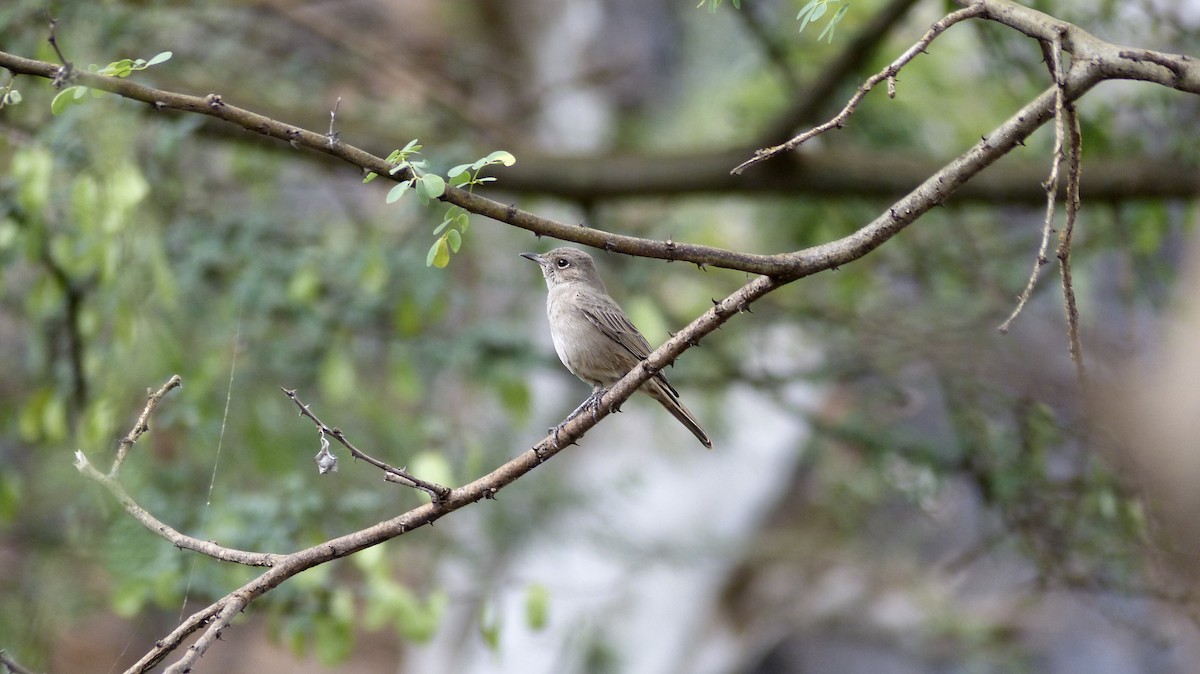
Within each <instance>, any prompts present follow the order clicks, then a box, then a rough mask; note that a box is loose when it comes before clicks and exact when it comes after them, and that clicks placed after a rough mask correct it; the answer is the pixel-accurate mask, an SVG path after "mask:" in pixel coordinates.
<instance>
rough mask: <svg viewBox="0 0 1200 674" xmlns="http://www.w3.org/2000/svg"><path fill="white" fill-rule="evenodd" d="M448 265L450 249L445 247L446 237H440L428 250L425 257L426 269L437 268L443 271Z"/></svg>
mask: <svg viewBox="0 0 1200 674" xmlns="http://www.w3.org/2000/svg"><path fill="white" fill-rule="evenodd" d="M448 264H450V249H449V247H448V246H447V245H446V235H444V234H443V235H442V236H441V237H439V238H438V240H437V241H434V242H433V245H432V246H430V248H429V253H428V254H427V255H426V256H425V266H426V267H437V268H438V269H444V268H445V267H446V265H448Z"/></svg>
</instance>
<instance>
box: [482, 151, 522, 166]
mask: <svg viewBox="0 0 1200 674" xmlns="http://www.w3.org/2000/svg"><path fill="white" fill-rule="evenodd" d="M487 163H489V164H503V165H505V166H512V165H513V164H515V163H517V158H516V157H514V156H513V154H512V153H511V152H508V151H505V150H496V151H495V152H493V153H491V154H489V155H488V156H487Z"/></svg>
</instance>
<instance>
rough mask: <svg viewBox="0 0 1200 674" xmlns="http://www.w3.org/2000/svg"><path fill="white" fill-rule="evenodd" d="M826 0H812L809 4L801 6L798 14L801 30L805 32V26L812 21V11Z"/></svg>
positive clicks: (797, 18)
mask: <svg viewBox="0 0 1200 674" xmlns="http://www.w3.org/2000/svg"><path fill="white" fill-rule="evenodd" d="M823 2H824V0H810V1H809V3H808V4H807V5H805V6H804V7H801V8H800V13H799V14H797V15H796V20H797V21H799V22H800V32H801V33H803V32H804V28H805V27H806V26H808V22H809V21H812V18H813V17H812V13H813V12H814V11H815V10H816V9H817V6H818V5H820V4H823Z"/></svg>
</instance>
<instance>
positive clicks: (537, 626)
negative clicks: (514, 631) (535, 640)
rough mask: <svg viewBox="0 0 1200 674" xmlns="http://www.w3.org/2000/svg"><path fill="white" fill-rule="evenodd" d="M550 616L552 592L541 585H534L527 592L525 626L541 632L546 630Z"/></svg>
mask: <svg viewBox="0 0 1200 674" xmlns="http://www.w3.org/2000/svg"><path fill="white" fill-rule="evenodd" d="M549 615H550V591H549V590H547V589H546V586H545V585H542V584H541V583H533V584H532V585H530V586H529V590H527V591H526V592H525V624H526V625H528V626H529V629H531V630H534V631H535V632H540V631H541V630H544V629H546V624H547V623H548V622H549Z"/></svg>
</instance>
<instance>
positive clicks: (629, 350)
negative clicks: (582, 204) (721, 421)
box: [521, 248, 712, 449]
mask: <svg viewBox="0 0 1200 674" xmlns="http://www.w3.org/2000/svg"><path fill="white" fill-rule="evenodd" d="M521 257H524V258H528V259H530V260H533V261H534V262H536V263H538V265H539V266H541V268H542V275H543V276H545V277H546V287H547V288H548V289H549V291H550V292H549V294H548V295H547V297H546V316H547V318H549V319H550V337H551V338H552V339H553V340H554V350H555V351H557V352H558V359H559V360H561V361H562V363H563V365H566V366H567V369H568V370H570V371H571V373H572V374H574V375H575V376H576V377H579V378H580V379H582V380H583V381H585V382H587V383H589V384H591V385H592V395H591V397H589V398H588V400H587V401H585V402H584V403H583V404H582V405H580V406H579V408H578V409H576V410H575V411H574V412H572V413H571V418H573V417H574V416H575V415H577V414H579V412H580V411H581V410H583V409H585V408H586V407H587V406H588V405H589V404H591V405H594V404H596V402H597V401H598V400H599V397H600V396H601V395H603V394H604V392H605V391H607V390H608V387H609V386H611V385H613V384H615V383H616V382H617V381H618V380H619V379H621V377H624V376H625V375H626V374H628V373H629V371H630V370H632V369H633V368H634V367H635V366H636V365H637V364H638V363H639V362H641V361H642V360H644V359H645V358H646V357H647V356H649V355H650V343H649V342H647V341H646V338H645V337H643V336H642V333H640V332H638V329H637V328H636V327H634V325H633V323H631V322H630V321H629V318H628V317H626V316H625V312H624V311H621V307H619V306H617V303H616V302H615V301H614V300H613V298H611V297H609V295H608V290H606V289H605V287H604V281H603V280H601V279H600V272H598V271H596V263H595V262H593V261H592V256H591V255H588V254H587V253H585V252H583V251H582V250H578V249H575V248H555V249H554V250H552V251H550V252H549V253H546V254H545V255H538V254H537V253H521ZM638 390H640V391H642V392H643V393H646V394H648V395H649V396H650V397H651V398H654V399H655V400H657V401H658V402H659V403H660V404H661V405H662V406H663V407H665V408H667V411H668V412H670V413H671V415H672V416H674V417H675V418H676V419H678V420H679V421H680V423H682V424H683V425H684V426H687V429H688V430H689V431H691V432H692V434H693V435H695V436H696V438H697V439H699V440H700V442H701V443H702V444H703V445H704V446H705V447H707V448H709V449H712V441H711V440H709V439H708V434H707V433H705V432H704V429H703V428H701V427H700V422H698V421H696V417H694V416H692V413H691V412H689V411H688V409H687V408H686V407H684V406H683V404H682V403H680V402H679V392H678V391H676V390H675V389H674V388H672V387H671V385H670V384H669V383H667V378H666V377H665V376H663V374H662V373H661V372H659V373H657V374H655V375H654V377H652V378H651V379H650V380H649V381H647V382H646V383H645V384H642V387H641V388H640V389H638Z"/></svg>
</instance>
